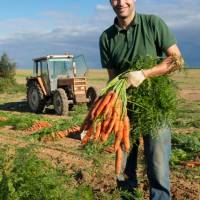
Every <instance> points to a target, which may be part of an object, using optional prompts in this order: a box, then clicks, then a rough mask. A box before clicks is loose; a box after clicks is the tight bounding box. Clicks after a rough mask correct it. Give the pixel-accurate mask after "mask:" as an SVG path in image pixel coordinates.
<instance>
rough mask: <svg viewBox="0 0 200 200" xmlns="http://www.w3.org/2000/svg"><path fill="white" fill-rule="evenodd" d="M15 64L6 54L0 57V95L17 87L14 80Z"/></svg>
mask: <svg viewBox="0 0 200 200" xmlns="http://www.w3.org/2000/svg"><path fill="white" fill-rule="evenodd" d="M15 73H16V63H14V62H12V61H11V60H10V59H9V57H8V55H7V54H6V53H3V55H2V56H1V57H0V93H2V92H7V91H8V90H9V89H11V88H12V87H15V86H16V85H17V83H16V80H15Z"/></svg>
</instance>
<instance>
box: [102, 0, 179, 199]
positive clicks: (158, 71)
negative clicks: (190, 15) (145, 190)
mask: <svg viewBox="0 0 200 200" xmlns="http://www.w3.org/2000/svg"><path fill="white" fill-rule="evenodd" d="M110 3H111V6H112V8H113V10H114V12H115V13H116V18H115V19H114V24H113V25H112V26H110V27H109V28H108V29H106V30H105V31H104V32H103V33H102V35H101V37H100V43H99V45H100V55H101V62H102V67H103V68H107V70H108V75H109V79H110V80H111V79H113V78H114V77H115V76H116V75H118V74H119V73H122V72H124V71H126V70H127V69H129V68H130V67H131V66H133V64H134V63H135V61H136V59H137V58H138V57H145V56H152V57H154V58H158V57H162V56H163V55H165V58H164V59H163V61H162V62H161V63H159V64H157V65H155V66H154V67H152V68H150V69H143V70H135V71H131V72H129V73H128V74H127V79H128V82H129V86H131V87H139V86H140V85H141V84H142V83H143V81H144V80H145V79H150V78H152V77H158V76H162V75H165V74H168V73H170V72H172V71H175V70H176V69H177V68H179V67H180V66H182V64H183V60H182V58H181V53H180V50H179V48H178V47H177V45H176V39H175V37H174V35H173V34H172V33H171V31H170V30H169V28H168V26H167V25H166V24H165V23H164V22H163V20H162V19H160V18H159V17H157V16H155V15H147V14H140V13H137V12H136V11H135V1H134V0H110ZM174 56H175V57H176V58H177V60H178V61H179V63H181V64H180V65H179V66H174V64H172V57H174ZM129 117H130V119H131V116H129ZM163 127H164V128H163ZM151 131H152V130H149V133H150V132H151ZM158 133H159V135H158V136H157V137H156V138H152V137H151V134H145V136H143V139H144V153H145V157H146V163H147V175H148V179H149V185H150V199H152V200H158V199H160V200H168V199H170V186H169V158H170V151H171V132H170V128H169V126H167V124H165V125H163V126H162V128H160V130H159V131H158ZM137 143H138V142H136V143H135V144H133V147H132V150H131V152H130V153H129V155H127V153H126V152H124V153H123V165H122V167H121V174H120V175H119V176H118V177H117V183H118V186H119V187H120V188H122V187H123V188H124V187H125V188H126V189H127V190H129V191H133V189H134V187H137V176H136V163H137V151H138V144H137Z"/></svg>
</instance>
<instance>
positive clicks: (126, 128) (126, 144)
mask: <svg viewBox="0 0 200 200" xmlns="http://www.w3.org/2000/svg"><path fill="white" fill-rule="evenodd" d="M129 134H130V122H129V118H128V116H127V115H126V116H125V117H124V128H123V142H124V147H125V151H126V152H128V151H129V149H130V139H129Z"/></svg>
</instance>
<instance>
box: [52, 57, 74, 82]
mask: <svg viewBox="0 0 200 200" xmlns="http://www.w3.org/2000/svg"><path fill="white" fill-rule="evenodd" d="M50 66H51V71H52V72H53V77H54V78H56V77H58V76H67V77H70V76H71V69H70V68H71V66H72V61H71V60H69V61H68V60H61V59H60V60H55V59H54V60H51V61H50Z"/></svg>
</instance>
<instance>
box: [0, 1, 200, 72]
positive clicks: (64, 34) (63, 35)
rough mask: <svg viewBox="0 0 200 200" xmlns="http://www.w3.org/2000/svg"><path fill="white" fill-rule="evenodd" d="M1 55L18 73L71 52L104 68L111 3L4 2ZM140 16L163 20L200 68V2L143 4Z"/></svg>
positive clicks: (139, 4) (139, 7)
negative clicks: (40, 59)
mask: <svg viewBox="0 0 200 200" xmlns="http://www.w3.org/2000/svg"><path fill="white" fill-rule="evenodd" d="M0 3H1V4H0V5H1V6H0V27H1V31H0V55H1V54H2V53H3V52H7V53H8V55H9V56H10V58H11V59H12V60H14V61H15V62H16V63H17V65H18V68H30V67H31V66H32V58H33V57H37V56H42V55H47V54H57V53H64V52H71V53H73V54H75V55H79V54H84V55H85V57H86V59H87V63H88V66H89V67H100V66H101V64H100V58H99V49H98V38H99V35H100V34H101V32H102V31H103V30H104V29H105V28H107V27H108V26H109V25H111V24H112V23H113V18H114V16H115V15H114V13H113V11H112V9H111V7H110V5H109V0H76V1H74V0H58V1H49V0H48V1H47V0H42V1H41V0H18V1H16V0H6V1H2V0H0ZM136 6H137V7H136V9H137V11H138V12H142V13H151V14H156V15H159V16H160V17H161V18H163V19H164V21H165V22H166V23H167V24H168V25H169V27H170V28H171V30H172V31H173V32H174V34H175V36H176V38H177V41H178V45H179V47H180V48H181V51H182V53H183V55H184V57H185V60H186V62H187V64H189V65H191V66H200V59H199V49H200V40H199V35H200V14H199V10H200V1H199V0H168V1H166V0H165V1H163V0H137V2H136Z"/></svg>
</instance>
